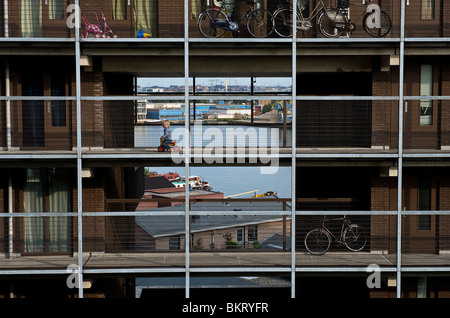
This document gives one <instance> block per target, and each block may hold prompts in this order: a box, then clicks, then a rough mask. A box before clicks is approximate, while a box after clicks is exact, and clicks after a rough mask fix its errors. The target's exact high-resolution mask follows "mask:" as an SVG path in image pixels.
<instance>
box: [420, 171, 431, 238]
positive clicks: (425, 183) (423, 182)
mask: <svg viewBox="0 0 450 318" xmlns="http://www.w3.org/2000/svg"><path fill="white" fill-rule="evenodd" d="M418 199H419V210H420V211H430V210H431V176H430V175H429V174H423V175H421V176H419V198H418ZM418 229H419V231H430V230H431V215H419V218H418Z"/></svg>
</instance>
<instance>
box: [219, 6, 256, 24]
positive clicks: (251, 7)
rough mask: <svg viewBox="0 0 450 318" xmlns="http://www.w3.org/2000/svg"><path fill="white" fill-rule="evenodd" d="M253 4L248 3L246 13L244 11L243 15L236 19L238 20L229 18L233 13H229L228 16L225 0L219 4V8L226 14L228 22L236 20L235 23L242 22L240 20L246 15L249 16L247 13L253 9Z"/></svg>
mask: <svg viewBox="0 0 450 318" xmlns="http://www.w3.org/2000/svg"><path fill="white" fill-rule="evenodd" d="M253 6H254V5H253V4H249V9H248V10H247V12H246V13H244V15H243V16H242V17H241V18H240V19H239V20H238V21H233V20H231V16H233V14H232V15H231V16H228V12H229V11H228V8H227V5H226V4H225V1H222V5H221V6H220V9H221V10H222V9H223V10H222V11H223V12H224V13H225V14H226V16H227V17H228V18H229V19H230V23H231V22H236V23H241V22H242V20H244V19H245V18H247V17H248V16H249V14H250V13H251V12H252V11H254V8H253Z"/></svg>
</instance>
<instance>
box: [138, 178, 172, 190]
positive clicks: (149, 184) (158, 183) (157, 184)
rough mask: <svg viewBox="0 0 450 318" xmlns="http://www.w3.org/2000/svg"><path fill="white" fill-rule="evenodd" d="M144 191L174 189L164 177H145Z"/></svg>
mask: <svg viewBox="0 0 450 318" xmlns="http://www.w3.org/2000/svg"><path fill="white" fill-rule="evenodd" d="M144 187H145V190H152V189H162V188H175V186H174V185H173V183H172V182H170V181H169V180H167V178H166V177H147V176H145V179H144Z"/></svg>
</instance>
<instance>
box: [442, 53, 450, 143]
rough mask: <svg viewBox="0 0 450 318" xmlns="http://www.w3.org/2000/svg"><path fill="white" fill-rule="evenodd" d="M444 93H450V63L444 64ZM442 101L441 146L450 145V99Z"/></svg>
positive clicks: (446, 94) (445, 94)
mask: <svg viewBox="0 0 450 318" xmlns="http://www.w3.org/2000/svg"><path fill="white" fill-rule="evenodd" d="M441 78H442V83H441V85H442V86H441V87H442V95H444V96H448V95H450V65H449V63H448V62H447V63H445V62H444V63H443V64H442V73H441ZM440 103H441V110H440V111H441V113H440V115H441V121H440V125H441V147H442V148H448V147H450V101H449V100H442V101H440Z"/></svg>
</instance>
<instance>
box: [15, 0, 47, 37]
mask: <svg viewBox="0 0 450 318" xmlns="http://www.w3.org/2000/svg"><path fill="white" fill-rule="evenodd" d="M20 21H21V22H20V30H21V33H22V37H24V38H31V37H42V4H41V1H40V0H21V1H20Z"/></svg>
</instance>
